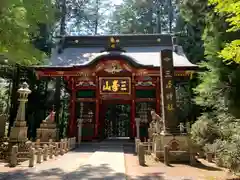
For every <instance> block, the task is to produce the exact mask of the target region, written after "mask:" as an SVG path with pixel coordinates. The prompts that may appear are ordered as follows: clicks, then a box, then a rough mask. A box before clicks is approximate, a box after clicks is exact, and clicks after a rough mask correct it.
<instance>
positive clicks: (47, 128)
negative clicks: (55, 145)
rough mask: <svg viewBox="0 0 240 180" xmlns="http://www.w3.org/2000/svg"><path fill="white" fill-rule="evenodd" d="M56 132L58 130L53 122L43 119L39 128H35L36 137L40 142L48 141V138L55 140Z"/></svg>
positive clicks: (56, 137) (56, 138)
mask: <svg viewBox="0 0 240 180" xmlns="http://www.w3.org/2000/svg"><path fill="white" fill-rule="evenodd" d="M58 132H59V130H58V129H57V127H56V123H55V122H50V121H46V120H43V122H42V123H41V125H40V128H38V129H37V139H40V141H41V142H48V141H49V139H52V140H53V141H57V140H58V134H59V133H58Z"/></svg>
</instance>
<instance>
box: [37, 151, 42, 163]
mask: <svg viewBox="0 0 240 180" xmlns="http://www.w3.org/2000/svg"><path fill="white" fill-rule="evenodd" d="M41 162H42V148H38V149H37V163H39V164H40V163H41Z"/></svg>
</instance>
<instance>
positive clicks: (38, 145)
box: [35, 139, 40, 149]
mask: <svg viewBox="0 0 240 180" xmlns="http://www.w3.org/2000/svg"><path fill="white" fill-rule="evenodd" d="M35 148H36V149H38V148H40V139H37V140H36V147H35Z"/></svg>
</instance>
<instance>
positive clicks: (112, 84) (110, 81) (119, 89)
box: [99, 77, 131, 94]
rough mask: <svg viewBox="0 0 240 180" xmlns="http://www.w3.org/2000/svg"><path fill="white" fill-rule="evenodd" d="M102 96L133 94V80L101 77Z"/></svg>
mask: <svg viewBox="0 0 240 180" xmlns="http://www.w3.org/2000/svg"><path fill="white" fill-rule="evenodd" d="M99 86H100V94H131V78H129V77H100V78H99Z"/></svg>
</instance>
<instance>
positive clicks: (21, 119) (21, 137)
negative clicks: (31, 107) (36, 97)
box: [10, 82, 31, 142]
mask: <svg viewBox="0 0 240 180" xmlns="http://www.w3.org/2000/svg"><path fill="white" fill-rule="evenodd" d="M17 92H18V93H19V98H18V101H19V107H18V111H17V116H16V119H15V122H14V124H13V127H12V128H11V131H10V141H16V142H23V141H27V126H26V124H27V123H26V120H25V109H26V108H25V105H26V102H27V101H28V95H29V94H30V93H31V90H30V89H29V88H28V84H27V83H26V82H24V83H23V84H22V87H21V88H19V89H18V91H17Z"/></svg>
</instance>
